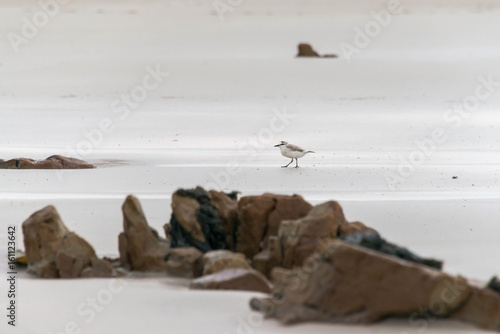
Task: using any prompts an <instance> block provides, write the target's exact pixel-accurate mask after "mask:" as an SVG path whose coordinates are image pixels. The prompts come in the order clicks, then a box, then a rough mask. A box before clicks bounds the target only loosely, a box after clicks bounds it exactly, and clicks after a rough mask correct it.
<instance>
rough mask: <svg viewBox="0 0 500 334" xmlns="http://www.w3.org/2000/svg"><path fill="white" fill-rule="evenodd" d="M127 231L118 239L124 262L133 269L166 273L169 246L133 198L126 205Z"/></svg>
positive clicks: (125, 220)
mask: <svg viewBox="0 0 500 334" xmlns="http://www.w3.org/2000/svg"><path fill="white" fill-rule="evenodd" d="M122 211H123V232H122V233H120V235H119V237H118V246H119V251H120V261H121V263H122V265H123V266H124V267H125V268H127V269H129V270H137V271H163V270H166V269H167V263H166V260H165V257H166V256H167V254H168V253H169V249H170V247H169V243H168V242H167V240H165V239H162V238H160V237H159V236H158V233H157V232H156V230H154V229H153V228H151V227H150V226H149V225H148V222H147V221H146V217H145V216H144V213H143V211H142V207H141V204H140V203H139V200H138V199H137V198H136V197H134V196H132V195H129V196H127V199H126V200H125V202H124V203H123V205H122Z"/></svg>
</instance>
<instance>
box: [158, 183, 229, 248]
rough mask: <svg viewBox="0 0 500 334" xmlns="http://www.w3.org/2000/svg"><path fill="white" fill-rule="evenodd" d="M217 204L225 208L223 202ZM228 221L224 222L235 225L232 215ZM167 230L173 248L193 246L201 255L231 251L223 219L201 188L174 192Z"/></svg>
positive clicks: (227, 218)
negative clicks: (216, 251) (228, 249)
mask: <svg viewBox="0 0 500 334" xmlns="http://www.w3.org/2000/svg"><path fill="white" fill-rule="evenodd" d="M212 198H214V195H212ZM215 202H216V203H218V204H219V206H220V207H222V204H221V202H222V200H219V201H215ZM226 204H227V203H226ZM224 209H228V208H224ZM228 210H229V211H230V209H228ZM229 211H228V212H229ZM221 212H222V210H221ZM224 212H225V211H224ZM228 214H229V213H228ZM225 218H226V221H225V223H227V224H232V223H233V221H232V220H231V219H232V217H231V216H227V217H225ZM164 228H165V233H166V235H167V237H168V238H169V240H170V241H171V247H172V248H178V247H191V246H192V247H196V248H198V249H199V250H201V251H202V252H208V251H210V250H215V249H226V248H229V246H228V244H227V241H226V231H225V230H224V226H223V222H222V219H221V217H220V216H219V214H218V212H217V210H216V208H215V206H214V204H213V203H212V202H211V201H210V195H209V194H208V193H207V192H206V191H205V190H204V189H203V188H201V187H197V188H196V189H179V190H177V191H176V192H175V193H174V195H173V196H172V216H171V218H170V223H169V224H166V225H165V227H164Z"/></svg>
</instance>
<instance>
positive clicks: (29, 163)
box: [0, 155, 95, 169]
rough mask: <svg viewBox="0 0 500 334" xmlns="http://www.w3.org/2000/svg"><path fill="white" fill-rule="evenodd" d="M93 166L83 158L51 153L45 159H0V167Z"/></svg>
mask: <svg viewBox="0 0 500 334" xmlns="http://www.w3.org/2000/svg"><path fill="white" fill-rule="evenodd" d="M89 168H95V166H94V165H92V164H89V163H87V162H85V161H83V160H80V159H75V158H69V157H63V156H61V155H53V156H50V157H48V158H47V159H45V160H33V159H26V158H19V159H11V160H7V161H4V160H0V169H89Z"/></svg>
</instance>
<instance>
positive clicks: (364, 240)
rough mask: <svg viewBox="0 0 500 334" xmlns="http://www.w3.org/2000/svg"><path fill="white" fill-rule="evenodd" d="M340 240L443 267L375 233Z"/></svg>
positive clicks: (440, 262)
mask: <svg viewBox="0 0 500 334" xmlns="http://www.w3.org/2000/svg"><path fill="white" fill-rule="evenodd" d="M340 239H342V240H344V241H346V242H348V243H350V244H355V245H359V246H363V247H366V248H369V249H373V250H376V251H378V252H382V253H385V254H388V255H392V256H395V257H398V258H400V259H404V260H407V261H411V262H415V263H420V264H423V265H426V266H429V267H431V268H435V269H441V268H442V267H443V262H442V261H439V260H435V259H426V258H422V257H420V256H418V255H416V254H414V253H412V252H411V251H409V250H408V249H407V248H404V247H400V246H398V245H395V244H392V243H390V242H387V241H386V240H385V239H383V238H382V237H381V236H380V234H378V233H377V231H374V230H371V231H370V230H365V231H364V232H356V233H354V234H350V235H344V236H341V237H340Z"/></svg>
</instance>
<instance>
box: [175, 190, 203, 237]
mask: <svg viewBox="0 0 500 334" xmlns="http://www.w3.org/2000/svg"><path fill="white" fill-rule="evenodd" d="M199 208H200V204H199V203H198V202H197V201H196V200H195V199H194V198H191V197H187V196H180V195H179V194H177V193H174V195H173V196H172V212H173V214H174V215H175V217H176V218H177V220H178V221H179V223H180V224H181V226H182V228H183V229H184V230H185V231H186V232H187V233H189V234H190V235H191V236H192V237H193V238H194V239H195V240H197V241H199V242H201V243H203V242H206V239H205V236H204V235H203V231H202V229H201V226H200V224H199V223H198V219H197V217H196V210H198V209H199Z"/></svg>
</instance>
